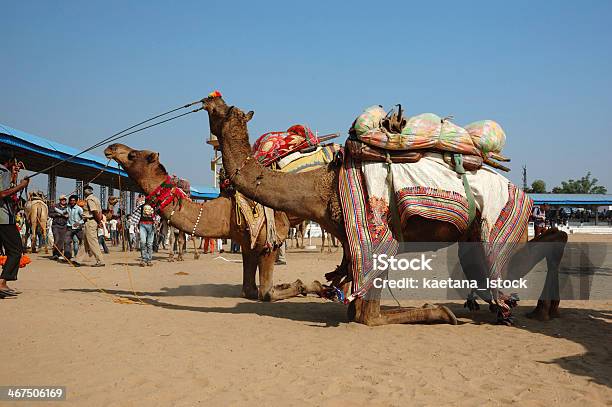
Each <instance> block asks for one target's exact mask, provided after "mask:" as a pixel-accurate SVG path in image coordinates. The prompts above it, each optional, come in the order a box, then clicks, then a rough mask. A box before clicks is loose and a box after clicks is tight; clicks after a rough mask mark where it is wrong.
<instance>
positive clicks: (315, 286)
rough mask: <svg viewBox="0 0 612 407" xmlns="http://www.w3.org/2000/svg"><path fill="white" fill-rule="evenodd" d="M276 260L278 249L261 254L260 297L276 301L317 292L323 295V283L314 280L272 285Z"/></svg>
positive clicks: (259, 260)
mask: <svg viewBox="0 0 612 407" xmlns="http://www.w3.org/2000/svg"><path fill="white" fill-rule="evenodd" d="M275 260H276V250H272V251H271V252H270V253H267V254H264V255H260V256H259V258H258V263H259V299H260V300H262V301H266V302H274V301H279V300H285V299H287V298H293V297H297V296H300V295H307V294H316V295H318V296H321V295H322V293H323V291H324V289H323V286H322V285H321V283H319V282H318V281H313V282H312V283H310V284H304V283H303V282H302V281H301V280H299V279H298V280H296V281H294V282H293V283H285V284H277V285H275V286H273V285H272V283H273V281H274V262H275Z"/></svg>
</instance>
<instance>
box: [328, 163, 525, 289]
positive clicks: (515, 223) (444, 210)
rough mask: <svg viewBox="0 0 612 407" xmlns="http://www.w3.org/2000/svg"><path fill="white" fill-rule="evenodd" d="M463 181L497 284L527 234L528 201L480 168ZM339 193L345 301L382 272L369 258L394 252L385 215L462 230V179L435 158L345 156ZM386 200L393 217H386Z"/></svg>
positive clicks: (465, 220) (464, 227) (394, 243)
mask: <svg viewBox="0 0 612 407" xmlns="http://www.w3.org/2000/svg"><path fill="white" fill-rule="evenodd" d="M466 175H467V178H468V181H469V186H470V188H471V190H472V193H473V195H474V200H475V204H476V210H477V212H478V213H480V218H481V222H482V224H481V229H482V234H481V241H483V242H488V243H494V244H489V245H485V250H486V254H487V262H488V266H489V273H490V276H491V278H499V277H500V276H502V275H504V274H505V273H504V271H505V267H506V265H507V263H508V260H509V258H510V256H511V254H512V252H513V250H514V247H515V246H516V245H513V244H511V243H518V242H519V240H520V238H521V237H522V236H523V233H524V232H525V230H526V228H527V225H528V220H529V214H530V213H531V207H532V204H533V202H532V201H531V199H530V198H529V197H528V196H527V195H526V194H525V193H524V192H523V191H522V190H520V189H518V188H516V187H515V186H514V185H513V184H512V183H510V182H509V181H508V180H507V179H506V178H505V177H503V176H501V175H500V174H498V173H497V172H495V171H494V170H492V169H489V168H485V167H483V168H482V169H480V170H478V171H471V172H467V174H466ZM339 191H340V200H341V204H342V212H343V217H344V223H345V229H346V231H347V236H348V244H349V251H350V257H351V264H350V267H351V272H352V277H353V287H352V290H353V293H352V295H351V297H349V300H350V299H352V298H356V297H360V296H363V295H364V294H365V293H366V292H367V290H368V289H369V288H370V287H371V285H372V283H373V280H374V279H375V278H376V277H378V276H379V275H380V274H381V271H378V270H374V267H373V256H374V255H375V254H383V253H385V254H387V255H390V256H391V255H395V254H397V252H398V249H399V242H398V241H397V240H396V239H395V237H394V235H393V233H392V230H391V226H390V225H391V223H392V215H394V216H397V217H398V219H399V221H400V222H401V223H402V224H404V222H405V221H406V220H407V219H408V218H410V217H411V216H415V215H418V216H421V217H423V218H427V219H435V220H440V221H444V222H447V223H450V224H452V225H454V226H455V227H456V228H457V229H458V230H459V231H460V232H463V231H466V230H467V228H468V226H469V224H468V222H469V221H468V218H469V217H468V200H467V198H466V193H465V189H464V185H463V182H462V179H461V177H460V176H459V175H457V173H456V172H455V171H454V170H453V169H452V168H451V166H450V165H449V164H448V163H446V162H445V161H444V159H443V157H442V155H441V154H439V153H427V154H425V156H424V157H423V158H422V159H421V160H420V161H418V162H415V163H405V164H395V163H394V164H386V163H381V162H369V161H363V162H362V161H359V160H355V159H354V158H353V157H352V156H351V155H350V154H346V155H345V160H344V165H343V167H342V170H341V172H340V182H339ZM390 197H393V198H392V199H394V200H395V202H394V204H395V205H393V206H394V207H395V208H397V214H392V213H391V212H390V203H389V199H390ZM500 243H505V244H500ZM487 247H488V248H489V249H487Z"/></svg>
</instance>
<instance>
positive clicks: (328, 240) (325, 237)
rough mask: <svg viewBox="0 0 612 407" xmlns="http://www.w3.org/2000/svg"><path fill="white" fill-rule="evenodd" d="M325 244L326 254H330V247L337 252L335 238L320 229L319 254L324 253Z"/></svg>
mask: <svg viewBox="0 0 612 407" xmlns="http://www.w3.org/2000/svg"><path fill="white" fill-rule="evenodd" d="M326 244H327V253H331V252H332V246H334V247H335V248H336V250H335V251H338V248H339V247H338V243H337V241H336V237H335V236H334V235H332V234H331V233H328V232H327V231H326V230H325V229H321V253H323V252H324V251H325V245H326Z"/></svg>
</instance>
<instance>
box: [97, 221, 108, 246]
mask: <svg viewBox="0 0 612 407" xmlns="http://www.w3.org/2000/svg"><path fill="white" fill-rule="evenodd" d="M106 224H107V222H106V216H105V215H102V221H101V222H100V223H98V243H99V244H100V248H101V249H102V250H103V251H104V253H106V254H108V246H106V235H107V234H108V230H107V228H106Z"/></svg>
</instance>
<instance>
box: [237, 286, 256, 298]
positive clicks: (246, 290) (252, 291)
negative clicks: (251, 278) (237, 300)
mask: <svg viewBox="0 0 612 407" xmlns="http://www.w3.org/2000/svg"><path fill="white" fill-rule="evenodd" d="M240 296H241V297H242V298H246V299H248V300H257V299H259V291H258V290H257V287H244V286H243V287H242V292H241V293H240Z"/></svg>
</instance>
